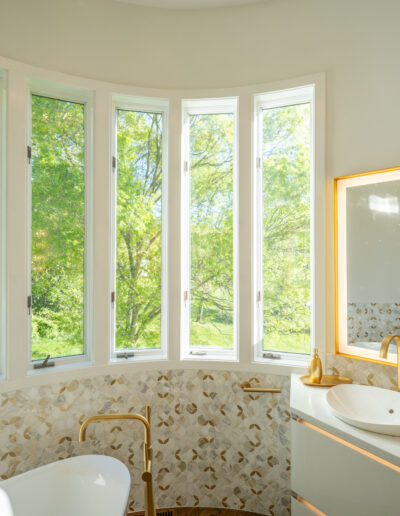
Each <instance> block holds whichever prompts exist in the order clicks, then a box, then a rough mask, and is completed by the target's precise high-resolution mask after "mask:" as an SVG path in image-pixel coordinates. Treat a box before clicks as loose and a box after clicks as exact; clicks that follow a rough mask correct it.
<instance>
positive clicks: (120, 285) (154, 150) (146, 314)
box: [112, 100, 167, 358]
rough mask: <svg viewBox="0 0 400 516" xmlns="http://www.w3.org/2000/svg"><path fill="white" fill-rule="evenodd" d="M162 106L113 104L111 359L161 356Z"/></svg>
mask: <svg viewBox="0 0 400 516" xmlns="http://www.w3.org/2000/svg"><path fill="white" fill-rule="evenodd" d="M166 117H167V105H166V103H165V102H160V105H156V106H150V105H149V104H148V102H147V103H146V102H145V100H143V102H142V103H141V102H140V101H139V103H138V104H137V105H135V104H134V103H132V101H131V102H129V100H128V101H127V102H123V101H121V102H117V103H116V109H115V132H116V153H115V155H116V162H115V165H116V166H115V167H114V168H113V170H114V172H113V176H114V177H113V179H114V203H115V206H114V212H115V213H114V216H115V234H114V240H115V241H114V246H113V247H114V250H115V259H114V276H115V277H114V285H115V290H114V292H113V293H112V309H113V310H112V315H113V339H112V340H113V342H114V345H113V349H112V356H113V357H114V358H121V357H123V358H129V357H132V356H134V357H135V358H146V357H147V358H149V357H151V356H152V355H153V356H154V357H156V358H160V357H166V354H167V342H166V341H167V298H166V287H167V285H166V272H167V268H166V257H167V242H166V227H167V218H166V217H167V209H166V194H167V182H166V180H167V161H166V158H167V150H166V138H165V133H166V131H165V127H166V126H167V124H166Z"/></svg>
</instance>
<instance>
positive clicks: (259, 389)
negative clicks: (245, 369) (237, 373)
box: [240, 382, 281, 393]
mask: <svg viewBox="0 0 400 516" xmlns="http://www.w3.org/2000/svg"><path fill="white" fill-rule="evenodd" d="M240 387H241V388H242V389H243V390H244V392H272V393H278V392H281V390H280V389H273V388H272V387H269V388H267V389H264V388H262V387H251V385H250V383H249V382H242V383H241V384H240Z"/></svg>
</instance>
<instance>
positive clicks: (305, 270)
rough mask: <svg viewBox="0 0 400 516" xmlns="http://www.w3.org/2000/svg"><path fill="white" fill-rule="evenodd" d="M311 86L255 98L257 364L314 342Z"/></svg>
mask: <svg viewBox="0 0 400 516" xmlns="http://www.w3.org/2000/svg"><path fill="white" fill-rule="evenodd" d="M312 134H313V87H302V88H297V89H291V90H286V91H282V92H275V93H270V94H264V95H258V96H256V97H255V136H256V138H255V145H256V150H255V161H256V163H255V165H256V167H255V169H256V178H255V182H254V186H255V222H256V224H255V228H256V235H255V242H256V249H255V257H256V264H255V270H256V285H255V294H256V310H255V313H256V331H255V334H256V359H257V358H263V357H264V358H272V359H273V358H289V359H290V358H291V357H290V354H292V358H293V355H298V356H301V355H309V354H310V351H311V342H312V328H311V321H312V313H311V311H312V309H313V299H312V266H313V264H312V253H311V249H312V225H311V223H312V212H313V199H312V191H313V141H312Z"/></svg>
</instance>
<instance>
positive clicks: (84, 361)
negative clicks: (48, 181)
mask: <svg viewBox="0 0 400 516" xmlns="http://www.w3.org/2000/svg"><path fill="white" fill-rule="evenodd" d="M28 85H29V92H28V95H29V97H28V110H29V112H28V142H29V143H28V145H30V146H31V147H32V95H39V96H43V97H49V98H54V99H55V100H61V101H69V102H75V103H79V104H83V105H84V109H85V114H84V125H85V238H84V260H85V261H84V314H83V317H84V323H83V324H84V350H83V354H82V355H72V356H69V357H60V358H53V357H51V359H50V360H51V361H52V362H53V361H54V363H55V366H54V367H50V368H42V369H34V364H37V363H40V362H42V360H32V310H31V311H30V313H29V310H27V326H28V328H27V334H28V346H27V348H28V356H27V364H28V367H27V369H28V374H43V373H45V372H51V371H54V370H57V369H59V368H65V367H71V366H72V367H73V366H82V365H91V364H92V360H93V270H94V263H93V93H92V91H91V90H86V89H82V88H76V87H73V86H65V85H62V84H59V83H49V82H47V81H43V80H40V79H30V80H29V81H28ZM27 163H28V165H27V190H28V196H27V197H28V231H27V233H28V235H27V236H28V242H27V249H28V252H27V258H28V263H27V271H28V274H27V277H28V285H27V292H28V293H29V294H28V295H32V290H31V285H32V282H31V276H32V274H31V272H32V269H31V267H32V188H31V178H32V164H31V163H29V160H27Z"/></svg>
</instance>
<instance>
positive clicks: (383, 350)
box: [379, 333, 400, 391]
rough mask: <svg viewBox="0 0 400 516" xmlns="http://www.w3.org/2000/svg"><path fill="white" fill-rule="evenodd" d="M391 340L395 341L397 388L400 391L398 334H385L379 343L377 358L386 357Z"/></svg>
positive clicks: (399, 341) (399, 337) (399, 346)
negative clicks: (379, 348)
mask: <svg viewBox="0 0 400 516" xmlns="http://www.w3.org/2000/svg"><path fill="white" fill-rule="evenodd" d="M392 340H393V341H394V342H395V343H396V347H397V390H398V391H400V335H392V334H391V333H389V334H388V335H386V337H385V338H384V339H383V341H382V344H381V350H380V352H379V358H387V357H388V353H389V345H390V343H391V342H392Z"/></svg>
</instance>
